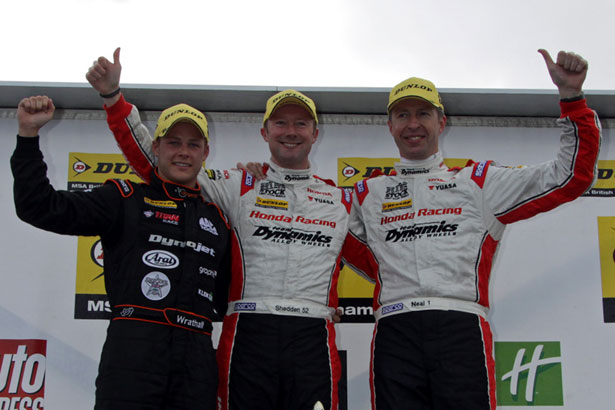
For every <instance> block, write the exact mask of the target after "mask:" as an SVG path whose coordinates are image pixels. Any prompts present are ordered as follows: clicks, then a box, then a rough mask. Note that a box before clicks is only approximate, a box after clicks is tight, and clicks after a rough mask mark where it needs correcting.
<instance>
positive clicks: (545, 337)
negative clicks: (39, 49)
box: [0, 110, 615, 410]
mask: <svg viewBox="0 0 615 410" xmlns="http://www.w3.org/2000/svg"><path fill="white" fill-rule="evenodd" d="M348 118H349V117H348V116H339V117H337V116H326V118H324V119H323V121H322V124H321V127H320V128H321V131H320V136H319V139H318V141H317V143H316V145H315V147H314V149H313V151H312V154H311V161H312V166H313V168H314V170H315V172H316V173H317V174H318V175H319V176H321V177H323V178H330V179H333V180H335V181H336V182H337V183H338V184H339V185H341V186H352V184H353V183H354V182H355V181H356V180H357V179H360V178H362V177H364V176H365V175H368V174H369V173H370V172H371V170H372V169H375V168H378V169H380V170H381V171H382V172H385V173H387V172H388V171H389V170H390V167H391V166H392V163H393V162H394V161H395V160H396V155H397V150H396V147H395V144H394V142H393V139H392V137H391V136H390V135H389V133H388V129H387V127H386V126H385V125H384V122H385V118H383V117H372V116H352V120H348ZM209 119H210V124H211V134H212V142H211V145H212V150H211V154H210V157H209V159H208V161H207V165H208V167H211V168H231V167H233V166H234V165H235V164H236V162H238V161H242V162H246V161H250V160H252V161H267V160H268V159H269V154H268V148H267V145H266V144H265V143H264V142H263V140H262V137H261V136H260V134H259V128H260V116H254V115H242V114H227V115H224V116H221V115H215V114H214V115H211V116H210V118H209ZM457 123H461V122H457ZM468 123H472V124H474V125H473V126H461V125H455V121H454V119H453V121H451V126H449V127H448V128H447V130H446V131H445V133H444V134H443V136H442V137H441V142H440V148H441V149H442V151H443V154H444V156H445V157H446V158H447V161H449V165H451V166H457V165H463V163H465V161H466V160H467V159H469V158H471V159H474V160H486V159H492V160H495V161H497V162H499V163H502V164H506V165H511V166H516V165H531V164H535V163H539V162H543V161H547V160H550V159H552V158H554V157H555V155H556V152H557V148H558V143H559V131H558V129H557V128H555V122H554V121H551V120H544V121H542V122H540V121H538V122H537V121H536V120H533V121H532V122H531V124H534V125H532V126H528V125H527V124H526V125H524V122H523V119H519V120H518V121H515V122H514V124H515V126H510V125H507V126H506V125H505V126H502V125H500V124H498V122H497V121H490V120H489V119H480V118H479V119H475V120H474V121H471V122H468ZM537 123H538V124H539V125H538V126H536V125H535V124H537ZM148 125H149V126H150V128H152V129H153V127H154V124H153V123H152V122H148ZM16 130H17V122H16V120H15V118H14V115H12V114H11V113H10V112H9V110H5V115H4V116H2V118H0V133H1V135H2V138H0V148H1V149H0V156H2V158H1V159H2V162H3V163H4V164H5V166H4V171H3V172H1V173H0V182H2V183H3V185H5V187H6V189H5V190H4V192H0V210H1V211H2V215H4V219H3V221H4V222H3V233H2V235H1V236H0V252H1V253H0V256H1V258H2V259H1V260H2V269H1V277H0V366H1V367H0V410H9V409H28V410H29V409H43V408H44V409H49V410H56V409H77V408H78V409H88V408H92V407H93V399H94V380H95V378H96V373H97V365H98V360H99V355H100V350H101V347H102V343H103V341H104V338H105V332H106V325H107V322H106V320H104V318H105V317H106V314H107V313H108V304H106V302H105V297H104V286H102V285H101V283H102V278H101V276H100V275H101V274H102V272H103V269H104V265H103V262H102V260H101V258H100V250H99V248H97V244H96V239H89V238H85V239H84V238H76V237H70V236H60V235H55V234H52V233H48V232H44V231H40V230H38V229H36V228H33V227H31V226H29V225H27V224H25V223H23V222H21V221H20V220H19V219H18V218H17V217H16V215H15V211H14V205H13V197H12V193H11V188H10V187H11V186H12V176H11V173H10V169H9V165H8V164H9V158H10V155H11V153H12V151H13V149H14V146H15V134H16ZM41 147H42V150H43V153H44V154H45V160H46V162H47V164H48V166H49V170H48V175H49V179H50V180H51V182H52V184H53V185H54V186H55V187H56V188H57V189H64V188H67V187H68V188H70V189H90V188H91V187H93V186H95V185H97V184H99V183H101V182H103V181H104V180H105V179H107V178H109V177H121V178H124V177H131V178H133V179H134V178H135V177H134V175H130V171H128V169H127V168H126V167H125V164H124V161H123V158H122V157H121V155H120V154H119V151H118V149H117V146H116V144H115V142H114V140H113V138H112V136H111V134H110V132H109V131H108V130H107V125H106V122H105V121H104V116H103V115H101V113H100V112H92V111H88V112H82V113H79V115H74V116H72V117H71V118H67V117H66V116H65V118H61V119H58V120H54V121H53V122H52V123H51V124H49V125H48V126H47V128H46V129H44V130H43V131H42V137H41ZM600 160H601V161H600V175H599V178H600V179H599V180H598V183H597V184H596V186H595V187H594V190H592V191H591V192H590V193H589V194H588V195H587V196H585V197H582V198H579V199H578V200H576V201H574V202H572V203H569V204H566V205H564V206H561V207H560V208H558V209H556V210H554V211H552V212H549V213H546V214H542V215H538V216H536V217H534V218H533V219H531V220H527V221H521V222H518V223H516V224H513V225H511V226H510V227H509V228H508V230H507V232H506V234H505V236H504V239H503V241H502V244H501V247H500V251H499V255H498V259H497V261H496V263H495V265H494V269H493V275H492V281H491V286H490V294H491V302H492V309H491V311H490V313H489V319H490V321H491V323H492V326H493V331H494V337H495V340H496V345H495V354H496V362H497V377H498V379H497V382H498V385H497V394H498V400H499V406H498V407H499V408H505V407H508V406H518V407H523V406H536V405H541V406H543V407H542V408H545V409H551V408H553V409H571V410H578V409H589V408H591V409H596V410H607V409H608V410H610V409H611V408H612V406H613V402H612V398H611V391H612V388H613V382H612V372H613V370H614V369H615V355H613V353H612V351H613V343H614V341H615V323H613V322H615V207H614V206H613V203H614V202H613V198H612V197H613V196H614V193H615V147H613V143H612V131H611V130H610V129H606V130H605V132H604V141H603V145H602V151H601V155H600ZM338 290H339V295H340V304H341V305H342V306H343V307H344V310H345V315H344V321H343V323H341V324H339V325H337V328H338V329H337V330H338V332H337V343H338V347H339V349H340V350H342V351H343V357H344V359H345V362H346V368H345V373H344V384H345V389H342V391H343V393H344V395H345V400H343V401H345V402H347V407H346V408H347V409H350V410H368V409H369V408H370V404H369V403H370V392H369V384H368V379H369V377H368V368H369V352H370V341H371V337H372V330H373V319H372V317H371V313H372V311H371V300H370V298H371V294H372V291H373V286H372V285H371V284H370V283H369V282H367V281H366V280H365V279H363V278H361V277H359V276H358V275H356V274H354V273H353V272H352V271H350V270H347V269H345V270H344V271H343V273H342V275H341V277H340V282H339V289H338ZM219 331H220V329H219V324H217V325H216V328H215V333H214V339H215V342H216V343H217V339H218V337H219Z"/></svg>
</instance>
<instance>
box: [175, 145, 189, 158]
mask: <svg viewBox="0 0 615 410" xmlns="http://www.w3.org/2000/svg"><path fill="white" fill-rule="evenodd" d="M177 153H178V154H179V155H184V156H187V155H188V144H186V143H182V144H180V146H179V150H178V151H177Z"/></svg>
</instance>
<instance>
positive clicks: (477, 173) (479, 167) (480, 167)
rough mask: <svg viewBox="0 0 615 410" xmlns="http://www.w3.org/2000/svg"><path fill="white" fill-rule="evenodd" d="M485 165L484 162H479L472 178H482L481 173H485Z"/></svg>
mask: <svg viewBox="0 0 615 410" xmlns="http://www.w3.org/2000/svg"><path fill="white" fill-rule="evenodd" d="M485 165H487V163H486V162H485V161H483V162H480V163H479V164H478V165H477V166H476V171H475V172H474V176H475V177H478V178H480V177H482V176H483V172H484V171H485Z"/></svg>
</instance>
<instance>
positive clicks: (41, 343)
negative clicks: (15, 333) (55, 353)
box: [0, 340, 47, 410]
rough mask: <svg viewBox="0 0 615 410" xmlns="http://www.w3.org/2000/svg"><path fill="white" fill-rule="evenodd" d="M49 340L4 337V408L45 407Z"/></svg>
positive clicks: (0, 369) (0, 400)
mask: <svg viewBox="0 0 615 410" xmlns="http://www.w3.org/2000/svg"><path fill="white" fill-rule="evenodd" d="M46 350H47V341H46V340H0V357H1V358H2V360H1V361H0V410H42V409H44V408H45V398H44V393H45V369H46V361H47V359H46Z"/></svg>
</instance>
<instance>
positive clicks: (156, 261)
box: [142, 250, 179, 269]
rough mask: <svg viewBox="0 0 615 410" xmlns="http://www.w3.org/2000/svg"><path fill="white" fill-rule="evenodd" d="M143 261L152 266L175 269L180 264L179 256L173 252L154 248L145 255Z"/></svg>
mask: <svg viewBox="0 0 615 410" xmlns="http://www.w3.org/2000/svg"><path fill="white" fill-rule="evenodd" d="M142 260H143V263H144V264H146V265H147V266H151V267H152V268H161V269H173V268H176V267H178V266H179V258H178V257H177V256H175V255H173V254H172V253H171V252H167V251H162V250H153V251H149V252H146V253H145V254H144V255H143V258H142Z"/></svg>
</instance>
